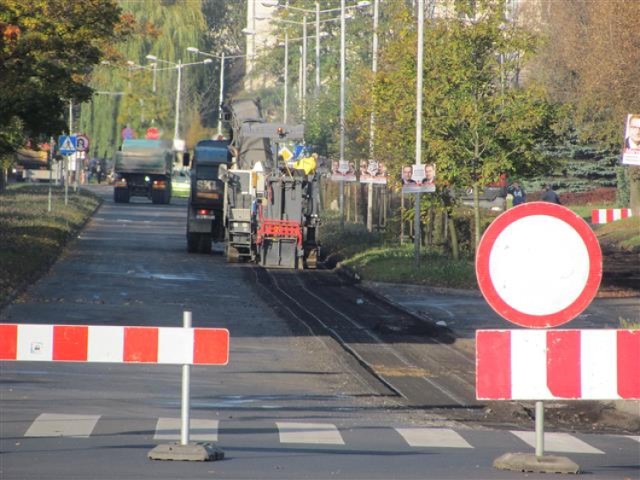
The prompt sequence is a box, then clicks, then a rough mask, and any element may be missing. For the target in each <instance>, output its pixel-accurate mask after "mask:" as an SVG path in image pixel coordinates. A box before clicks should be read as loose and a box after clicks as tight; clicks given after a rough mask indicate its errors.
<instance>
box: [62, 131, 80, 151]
mask: <svg viewBox="0 0 640 480" xmlns="http://www.w3.org/2000/svg"><path fill="white" fill-rule="evenodd" d="M76 141H77V137H76V136H75V135H60V137H58V145H60V148H59V152H60V153H61V154H62V155H71V154H74V153H76V151H77V150H78V149H77V147H76V145H77V144H76Z"/></svg>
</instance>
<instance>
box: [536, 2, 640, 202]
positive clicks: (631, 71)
mask: <svg viewBox="0 0 640 480" xmlns="http://www.w3.org/2000/svg"><path fill="white" fill-rule="evenodd" d="M525 13H526V12H525ZM538 13H539V15H538V16H537V17H541V20H542V22H540V23H539V24H538V25H536V28H539V29H541V30H542V32H543V33H544V34H545V35H546V38H547V41H546V44H545V46H544V48H542V49H541V51H540V54H539V56H538V57H537V61H536V62H535V64H534V65H532V68H531V70H530V73H531V75H532V76H535V77H537V78H539V79H540V80H541V81H542V82H544V84H545V86H546V88H547V89H548V91H549V94H550V95H551V96H552V97H553V98H554V99H555V100H557V101H561V102H563V103H565V104H566V106H567V116H566V119H567V131H568V133H570V134H573V135H575V137H576V138H577V141H578V142H580V143H583V144H585V143H587V144H594V145H596V146H597V147H598V148H601V149H602V148H606V149H609V151H611V152H619V151H620V150H621V147H622V139H623V130H624V121H625V117H626V114H628V113H637V112H640V98H639V97H638V95H636V94H635V90H636V89H637V81H638V80H637V79H638V78H639V77H640V37H639V36H638V34H637V25H638V22H640V3H638V2H637V1H636V0H611V1H606V2H603V1H600V2H594V1H589V0H565V1H563V2H556V1H554V0H541V1H540V2H539V10H538ZM624 169H625V172H628V174H629V175H628V176H629V177H630V178H629V180H630V188H631V206H632V207H633V208H635V209H636V210H638V209H640V168H638V167H624Z"/></svg>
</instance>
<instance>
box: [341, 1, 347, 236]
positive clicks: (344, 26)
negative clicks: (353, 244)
mask: <svg viewBox="0 0 640 480" xmlns="http://www.w3.org/2000/svg"><path fill="white" fill-rule="evenodd" d="M345 7H346V5H345V0H340V165H343V162H344V87H345V85H344V82H345V30H346V22H345V13H346V12H345ZM340 227H341V228H344V182H340Z"/></svg>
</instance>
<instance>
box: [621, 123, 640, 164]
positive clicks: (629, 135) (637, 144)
mask: <svg viewBox="0 0 640 480" xmlns="http://www.w3.org/2000/svg"><path fill="white" fill-rule="evenodd" d="M622 163H623V164H625V165H640V114H634V113H630V114H629V115H627V122H626V128H625V132H624V148H623V150H622Z"/></svg>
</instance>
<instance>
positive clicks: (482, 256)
mask: <svg viewBox="0 0 640 480" xmlns="http://www.w3.org/2000/svg"><path fill="white" fill-rule="evenodd" d="M476 276H477V278H478V284H479V286H480V290H481V291H482V294H483V295H484V297H485V299H486V300H487V302H488V303H489V305H490V306H491V307H492V308H493V309H494V310H495V311H496V312H497V313H498V314H499V315H501V316H502V317H503V318H505V319H506V320H508V321H510V322H512V323H515V324H516V325H520V326H522V327H530V328H545V327H556V326H558V325H562V324H563V323H566V322H568V321H569V320H571V319H573V318H575V317H577V316H578V315H579V314H580V312H582V311H583V310H584V309H585V308H587V306H588V305H589V303H591V300H592V299H593V297H594V296H595V294H596V293H597V291H598V287H599V285H600V280H601V278H602V252H601V251H600V244H599V243H598V239H597V237H596V236H595V234H594V233H593V231H592V230H591V228H590V227H589V225H588V224H587V223H586V222H585V221H584V220H582V218H580V217H579V216H578V215H576V214H575V213H573V212H572V211H571V210H569V209H568V208H565V207H562V206H560V205H556V204H553V203H545V202H532V203H525V204H522V205H519V206H517V207H515V208H512V209H510V210H507V211H506V212H505V213H503V214H502V215H500V216H499V217H498V218H497V219H496V220H494V222H493V223H492V224H491V225H489V228H487V230H486V232H485V233H484V235H483V236H482V239H481V241H480V244H479V245H478V251H477V253H476Z"/></svg>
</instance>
